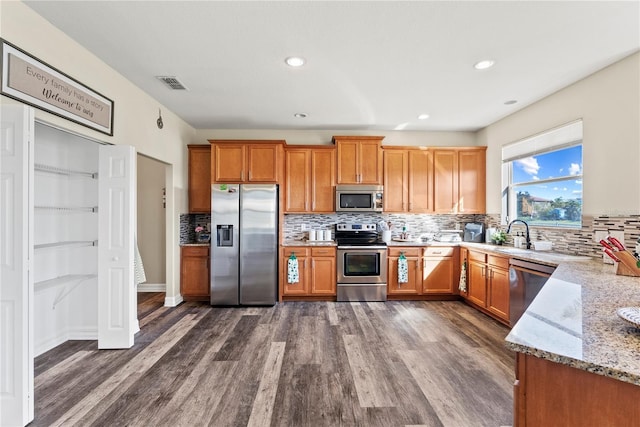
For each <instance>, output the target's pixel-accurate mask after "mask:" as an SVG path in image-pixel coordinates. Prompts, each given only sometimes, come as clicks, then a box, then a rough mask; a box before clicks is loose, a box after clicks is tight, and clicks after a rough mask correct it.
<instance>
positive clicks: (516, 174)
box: [512, 145, 582, 200]
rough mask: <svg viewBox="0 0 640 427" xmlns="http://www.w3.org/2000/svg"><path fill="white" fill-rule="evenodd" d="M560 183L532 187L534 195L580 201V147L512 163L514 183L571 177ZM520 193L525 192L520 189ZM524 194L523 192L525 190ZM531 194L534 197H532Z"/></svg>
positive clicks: (550, 198)
mask: <svg viewBox="0 0 640 427" xmlns="http://www.w3.org/2000/svg"><path fill="white" fill-rule="evenodd" d="M572 176H576V179H567V180H565V181H561V182H548V183H540V184H537V185H535V196H537V197H541V198H545V199H548V200H555V199H557V198H559V197H561V198H562V199H564V200H570V199H582V145H578V146H575V147H570V148H565V149H562V150H558V151H552V152H549V153H544V154H538V155H536V156H531V157H526V158H524V159H519V160H515V161H514V162H513V181H512V182H513V183H514V184H517V183H521V182H529V183H534V182H535V181H539V180H546V179H553V178H570V177H572ZM518 189H519V190H521V191H522V190H525V189H524V188H523V187H520V188H518ZM525 191H526V190H525ZM532 195H533V194H532Z"/></svg>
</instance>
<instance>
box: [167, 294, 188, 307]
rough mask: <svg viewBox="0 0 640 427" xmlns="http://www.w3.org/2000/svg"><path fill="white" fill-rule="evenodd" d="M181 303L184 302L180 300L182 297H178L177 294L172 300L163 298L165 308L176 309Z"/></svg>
mask: <svg viewBox="0 0 640 427" xmlns="http://www.w3.org/2000/svg"><path fill="white" fill-rule="evenodd" d="M182 301H184V299H182V295H179V294H178V295H176V296H175V297H172V298H169V297H165V299H164V306H165V307H176V306H177V305H178V304H180V303H181V302H182Z"/></svg>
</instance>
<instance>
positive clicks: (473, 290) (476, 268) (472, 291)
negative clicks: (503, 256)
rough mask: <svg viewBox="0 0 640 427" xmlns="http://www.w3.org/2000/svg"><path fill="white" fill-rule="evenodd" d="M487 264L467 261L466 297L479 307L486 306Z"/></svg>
mask: <svg viewBox="0 0 640 427" xmlns="http://www.w3.org/2000/svg"><path fill="white" fill-rule="evenodd" d="M486 271H487V265H486V264H484V263H483V264H481V263H479V262H475V261H471V262H468V271H467V280H468V282H467V290H468V296H467V299H468V300H469V301H471V302H473V303H474V304H477V305H479V306H480V307H486V301H487V280H486Z"/></svg>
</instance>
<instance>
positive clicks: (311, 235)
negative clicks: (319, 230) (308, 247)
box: [309, 230, 316, 240]
mask: <svg viewBox="0 0 640 427" xmlns="http://www.w3.org/2000/svg"><path fill="white" fill-rule="evenodd" d="M309 240H316V230H309Z"/></svg>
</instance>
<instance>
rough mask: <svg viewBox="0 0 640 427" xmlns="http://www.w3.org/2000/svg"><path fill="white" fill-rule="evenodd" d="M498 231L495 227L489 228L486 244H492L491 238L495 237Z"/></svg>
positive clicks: (486, 234)
mask: <svg viewBox="0 0 640 427" xmlns="http://www.w3.org/2000/svg"><path fill="white" fill-rule="evenodd" d="M497 230H498V229H497V228H495V227H491V228H487V231H486V233H485V238H484V241H485V243H491V236H493V235H494V234H495V232H496V231H497Z"/></svg>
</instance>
